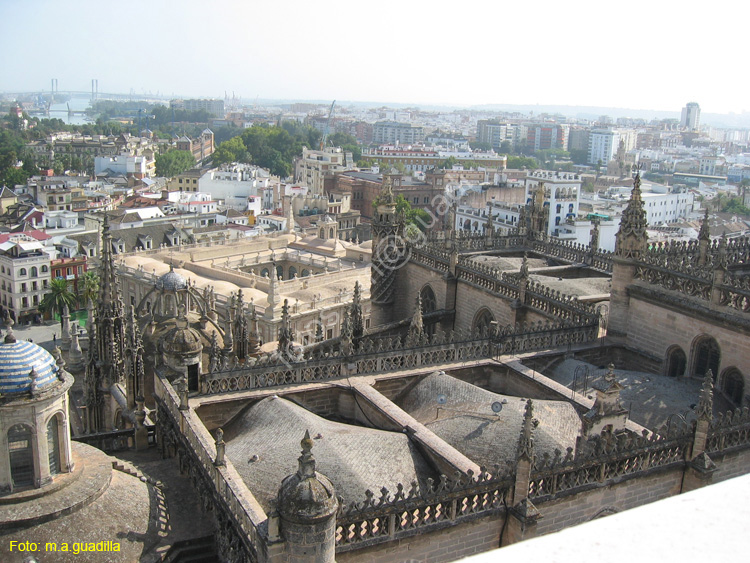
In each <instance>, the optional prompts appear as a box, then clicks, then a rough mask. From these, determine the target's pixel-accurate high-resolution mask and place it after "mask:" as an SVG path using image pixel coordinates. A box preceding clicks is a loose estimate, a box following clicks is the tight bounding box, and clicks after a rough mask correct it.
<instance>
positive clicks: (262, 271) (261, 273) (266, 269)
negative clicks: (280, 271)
mask: <svg viewBox="0 0 750 563" xmlns="http://www.w3.org/2000/svg"><path fill="white" fill-rule="evenodd" d="M260 277H262V278H267V277H268V268H263V269H262V270H261V271H260Z"/></svg>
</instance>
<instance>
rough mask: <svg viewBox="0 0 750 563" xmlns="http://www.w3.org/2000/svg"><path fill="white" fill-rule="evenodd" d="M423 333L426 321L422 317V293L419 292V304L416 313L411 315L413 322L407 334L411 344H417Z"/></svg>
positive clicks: (415, 309)
mask: <svg viewBox="0 0 750 563" xmlns="http://www.w3.org/2000/svg"><path fill="white" fill-rule="evenodd" d="M423 333H424V321H423V319H422V294H421V293H418V294H417V305H416V307H415V308H414V314H413V315H412V317H411V324H410V325H409V333H408V334H407V337H406V340H407V342H408V343H409V344H411V345H414V344H417V343H418V342H419V339H420V338H421V336H422V334H423Z"/></svg>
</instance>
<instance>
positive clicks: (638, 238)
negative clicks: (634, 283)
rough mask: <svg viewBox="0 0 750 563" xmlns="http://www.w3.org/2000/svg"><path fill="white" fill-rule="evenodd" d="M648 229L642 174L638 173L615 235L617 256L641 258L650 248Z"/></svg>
mask: <svg viewBox="0 0 750 563" xmlns="http://www.w3.org/2000/svg"><path fill="white" fill-rule="evenodd" d="M647 227H648V223H647V222H646V210H645V209H643V200H642V199H641V173H640V171H638V172H637V173H636V175H635V179H634V180H633V191H632V192H631V193H630V201H629V202H628V206H627V207H626V208H625V211H623V213H622V220H621V221H620V229H619V230H618V231H617V234H616V235H615V255H616V256H619V257H621V258H632V259H637V258H639V257H640V256H641V254H642V253H643V252H645V251H646V248H647V247H648V233H646V228H647Z"/></svg>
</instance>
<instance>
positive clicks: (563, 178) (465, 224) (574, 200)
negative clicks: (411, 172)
mask: <svg viewBox="0 0 750 563" xmlns="http://www.w3.org/2000/svg"><path fill="white" fill-rule="evenodd" d="M540 183H544V205H545V207H548V208H549V217H548V221H547V234H548V235H549V236H553V237H557V236H561V235H562V234H563V232H564V229H565V224H566V222H568V221H572V220H574V219H575V218H576V217H577V216H578V202H579V197H580V192H581V177H580V176H579V175H578V174H573V173H569V172H550V171H546V170H538V171H536V172H533V173H532V174H530V175H529V176H528V177H527V178H526V202H527V203H528V202H530V201H531V200H532V199H533V197H534V194H535V192H536V190H537V189H538V186H539V184H540ZM521 207H522V205H519V204H508V203H504V202H494V201H492V202H488V206H487V207H486V208H482V209H477V208H473V207H470V206H459V208H458V210H457V213H456V225H455V228H456V229H463V230H465V231H471V232H483V231H484V229H485V227H486V224H487V220H488V210H490V209H491V210H492V211H491V213H492V222H493V224H494V225H495V227H496V228H497V227H507V228H515V227H518V218H519V216H520V213H521Z"/></svg>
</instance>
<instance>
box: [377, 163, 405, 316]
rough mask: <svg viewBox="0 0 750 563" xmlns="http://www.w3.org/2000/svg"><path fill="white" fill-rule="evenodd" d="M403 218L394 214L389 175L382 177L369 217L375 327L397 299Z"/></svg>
mask: <svg viewBox="0 0 750 563" xmlns="http://www.w3.org/2000/svg"><path fill="white" fill-rule="evenodd" d="M403 235H404V218H403V217H402V216H401V215H400V214H397V213H396V199H395V197H394V196H393V188H392V186H391V179H390V177H389V176H386V175H384V176H383V189H382V191H381V194H380V197H379V198H378V201H377V208H376V209H375V216H374V217H373V220H372V266H371V279H370V302H371V307H372V320H373V324H374V325H375V326H378V325H381V324H385V323H388V322H390V321H391V320H392V317H393V310H392V309H393V303H394V302H395V300H396V294H395V292H396V272H397V271H398V269H399V268H400V267H401V266H402V265H403V263H404V257H405V254H406V251H407V249H406V241H405V240H404V236H403Z"/></svg>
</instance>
